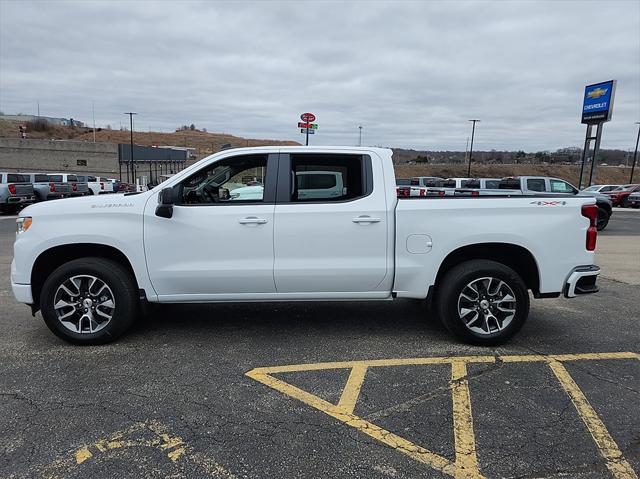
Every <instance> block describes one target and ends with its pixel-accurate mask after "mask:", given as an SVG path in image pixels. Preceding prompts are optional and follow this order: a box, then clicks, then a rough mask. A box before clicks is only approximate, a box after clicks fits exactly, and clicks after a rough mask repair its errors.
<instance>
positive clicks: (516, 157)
mask: <svg viewBox="0 0 640 479" xmlns="http://www.w3.org/2000/svg"><path fill="white" fill-rule="evenodd" d="M467 158H468V157H467V155H466V153H465V152H464V151H419V150H409V149H403V148H394V149H393V161H394V163H395V164H397V165H402V164H407V163H409V164H412V163H416V164H456V163H458V164H464V163H466V162H467V161H468V160H467ZM581 160H582V149H581V148H577V147H570V148H560V149H558V150H555V151H537V152H528V153H526V152H524V151H522V150H520V151H497V150H489V151H475V150H474V152H473V161H474V162H476V163H484V164H493V165H502V164H561V165H576V164H580V161H581ZM632 160H633V153H629V152H628V151H624V150H600V151H599V152H598V162H599V164H602V163H607V164H608V165H610V166H613V165H615V166H620V165H630V164H631V161H632Z"/></svg>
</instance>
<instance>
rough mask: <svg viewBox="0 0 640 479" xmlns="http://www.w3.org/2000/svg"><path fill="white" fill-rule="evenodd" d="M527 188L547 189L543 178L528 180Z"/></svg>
mask: <svg viewBox="0 0 640 479" xmlns="http://www.w3.org/2000/svg"><path fill="white" fill-rule="evenodd" d="M527 189H528V190H531V191H545V187H544V180H543V179H531V180H527Z"/></svg>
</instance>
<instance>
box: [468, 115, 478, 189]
mask: <svg viewBox="0 0 640 479" xmlns="http://www.w3.org/2000/svg"><path fill="white" fill-rule="evenodd" d="M469 121H470V122H472V123H473V127H472V128H471V148H470V149H469V167H468V168H467V178H470V177H471V162H472V161H473V137H474V136H475V134H476V122H479V121H480V120H477V119H474V120H469Z"/></svg>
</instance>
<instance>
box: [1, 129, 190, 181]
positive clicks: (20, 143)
mask: <svg viewBox="0 0 640 479" xmlns="http://www.w3.org/2000/svg"><path fill="white" fill-rule="evenodd" d="M194 160H195V156H194V155H193V149H192V148H184V147H177V146H175V147H172V146H158V147H155V146H139V145H133V157H132V148H131V145H130V144H128V143H127V144H117V143H97V142H96V143H94V142H84V141H69V140H37V139H19V138H0V171H9V172H42V173H53V172H58V173H59V172H69V173H78V174H88V175H93V176H105V177H108V178H119V179H120V180H122V181H126V182H132V183H133V182H135V180H136V179H138V180H139V181H140V182H141V183H143V184H147V183H155V182H158V181H159V177H160V176H161V175H170V174H173V173H177V172H178V171H181V170H183V169H184V168H185V167H186V166H188V165H190V164H192V163H193V162H194Z"/></svg>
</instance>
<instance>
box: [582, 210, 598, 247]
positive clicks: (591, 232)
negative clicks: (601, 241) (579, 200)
mask: <svg viewBox="0 0 640 479" xmlns="http://www.w3.org/2000/svg"><path fill="white" fill-rule="evenodd" d="M582 216H584V217H585V218H589V228H587V242H586V247H587V251H595V249H596V238H597V237H598V229H597V228H596V222H597V221H598V207H597V206H596V205H583V206H582Z"/></svg>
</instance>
